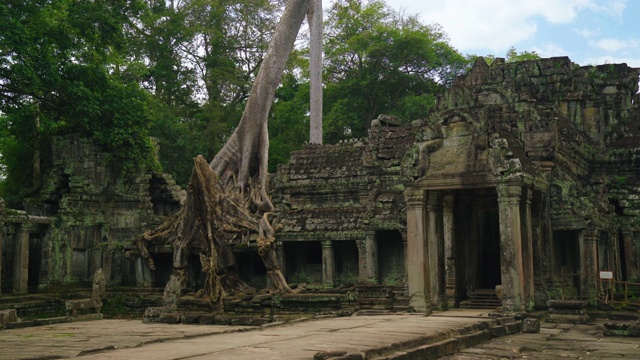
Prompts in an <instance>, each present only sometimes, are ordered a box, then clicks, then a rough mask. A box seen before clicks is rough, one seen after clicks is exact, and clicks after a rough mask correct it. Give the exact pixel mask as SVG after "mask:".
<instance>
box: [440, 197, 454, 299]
mask: <svg viewBox="0 0 640 360" xmlns="http://www.w3.org/2000/svg"><path fill="white" fill-rule="evenodd" d="M453 202H454V197H453V194H447V195H445V196H444V200H443V202H442V222H443V223H444V256H445V270H446V284H455V281H456V244H455V227H454V217H453ZM447 296H448V297H449V296H450V297H451V300H455V298H456V294H455V285H454V290H453V293H452V294H447Z"/></svg>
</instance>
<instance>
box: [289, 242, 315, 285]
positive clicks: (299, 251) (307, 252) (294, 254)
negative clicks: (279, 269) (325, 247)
mask: <svg viewBox="0 0 640 360" xmlns="http://www.w3.org/2000/svg"><path fill="white" fill-rule="evenodd" d="M283 246H284V252H285V257H286V260H285V264H287V266H286V271H287V273H286V277H287V280H288V281H289V282H290V283H305V284H322V246H321V245H320V242H319V241H289V242H285V243H284V244H283Z"/></svg>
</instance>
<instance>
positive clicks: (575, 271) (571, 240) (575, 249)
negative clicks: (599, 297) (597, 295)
mask: <svg viewBox="0 0 640 360" xmlns="http://www.w3.org/2000/svg"><path fill="white" fill-rule="evenodd" d="M553 250H554V262H555V274H556V276H555V278H556V279H557V280H559V283H560V288H561V291H562V296H563V297H564V298H566V299H575V298H577V297H578V296H579V294H580V246H579V241H578V231H576V230H560V231H554V232H553Z"/></svg>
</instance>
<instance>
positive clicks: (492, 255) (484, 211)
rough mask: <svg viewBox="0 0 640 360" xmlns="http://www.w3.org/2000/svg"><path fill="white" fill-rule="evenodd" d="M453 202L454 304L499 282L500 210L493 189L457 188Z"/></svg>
mask: <svg viewBox="0 0 640 360" xmlns="http://www.w3.org/2000/svg"><path fill="white" fill-rule="evenodd" d="M453 195H454V203H453V204H454V205H453V216H454V218H453V237H454V240H453V241H455V246H454V253H455V260H454V265H455V294H454V295H455V304H456V305H454V306H457V304H460V303H461V302H462V301H464V300H467V299H471V298H473V297H474V294H475V293H476V292H478V291H479V290H483V291H482V292H483V293H494V292H495V287H496V285H499V284H501V283H502V271H501V268H500V262H501V258H500V213H499V210H498V194H497V192H496V190H495V188H480V189H465V190H456V191H454V193H453Z"/></svg>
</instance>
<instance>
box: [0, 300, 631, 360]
mask: <svg viewBox="0 0 640 360" xmlns="http://www.w3.org/2000/svg"><path fill="white" fill-rule="evenodd" d="M496 322H497V321H496V320H494V319H491V318H488V317H486V315H485V314H482V313H480V311H478V310H455V311H448V312H442V313H437V314H434V316H430V317H424V316H420V315H410V314H404V315H400V314H398V315H379V316H351V317H340V318H323V319H316V320H311V321H300V322H294V323H290V324H280V325H277V324H276V325H269V326H264V327H248V326H220V325H167V324H143V323H142V321H139V320H100V321H89V322H76V323H65V324H56V325H47V326H39V327H31V328H24V329H12V330H3V331H0V359H3V360H13V359H63V358H72V357H80V358H82V359H153V360H163V359H229V360H234V359H258V358H259V359H261V360H263V359H307V360H309V359H313V356H314V354H316V353H318V352H320V351H344V352H347V353H356V354H363V355H364V356H365V358H366V359H383V358H393V356H390V355H391V354H393V355H394V356H402V354H403V349H406V346H405V345H407V344H412V345H414V346H416V347H420V346H429V345H424V344H428V343H434V342H436V343H437V342H440V343H447V342H450V341H451V340H452V339H453V338H456V337H458V338H460V339H462V338H465V336H466V338H470V337H474V336H476V335H474V334H481V333H485V334H486V332H487V331H489V330H483V331H479V332H475V333H474V331H476V330H477V329H491V328H492V326H494V325H495V324H496ZM460 334H463V335H460ZM464 334H467V335H464ZM461 341H462V340H461ZM460 344H462V342H460ZM476 344H477V342H476ZM403 346H404V348H403ZM395 350H398V351H397V352H395V353H394V351H395ZM398 354H400V355H398ZM405 358H412V359H413V358H419V359H422V358H423V357H421V356H418V357H416V356H415V355H414V356H411V357H409V356H405ZM525 358H526V359H559V358H569V359H578V358H580V359H611V358H616V359H619V358H627V359H640V339H638V338H621V337H603V336H602V333H601V331H600V328H599V327H598V326H597V325H588V326H587V325H567V324H543V326H542V330H541V332H540V333H539V334H522V333H518V334H514V335H507V336H503V337H499V338H494V339H492V340H489V341H486V342H484V343H481V344H480V345H476V346H472V347H469V348H466V349H463V350H462V351H461V352H460V353H458V354H455V355H452V356H449V357H446V359H449V360H470V359H525Z"/></svg>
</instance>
